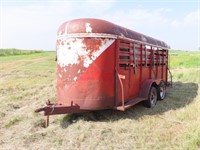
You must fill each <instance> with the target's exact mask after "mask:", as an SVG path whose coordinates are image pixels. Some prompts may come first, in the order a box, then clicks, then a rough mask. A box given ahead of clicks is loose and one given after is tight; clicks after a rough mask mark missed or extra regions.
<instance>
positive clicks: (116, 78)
mask: <svg viewBox="0 0 200 150" xmlns="http://www.w3.org/2000/svg"><path fill="white" fill-rule="evenodd" d="M119 42H120V39H119V38H118V39H116V49H115V53H116V54H115V55H116V56H115V57H116V58H115V104H114V105H115V106H117V102H118V99H119V96H118V91H119V84H118V81H119V79H118V69H119Z"/></svg>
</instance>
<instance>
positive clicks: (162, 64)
mask: <svg viewBox="0 0 200 150" xmlns="http://www.w3.org/2000/svg"><path fill="white" fill-rule="evenodd" d="M164 58H165V57H164V50H162V63H161V66H162V73H161V74H162V79H163V74H164V73H163V72H164Z"/></svg>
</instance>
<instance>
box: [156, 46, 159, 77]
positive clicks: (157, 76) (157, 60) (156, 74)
mask: <svg viewBox="0 0 200 150" xmlns="http://www.w3.org/2000/svg"><path fill="white" fill-rule="evenodd" d="M156 53H157V56H156V78H158V61H159V60H158V57H159V56H158V48H157V50H156Z"/></svg>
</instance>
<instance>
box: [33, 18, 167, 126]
mask: <svg viewBox="0 0 200 150" xmlns="http://www.w3.org/2000/svg"><path fill="white" fill-rule="evenodd" d="M168 49H169V46H168V45H167V44H166V43H165V42H163V41H160V40H157V39H154V38H152V37H149V36H146V35H144V34H141V33H138V32H135V31H132V30H129V29H126V28H124V27H121V26H118V25H115V24H113V23H110V22H108V21H104V20H100V19H76V20H71V21H67V22H65V23H63V24H62V25H61V26H60V28H59V30H58V32H57V47H56V50H57V100H56V103H55V104H53V103H51V102H50V101H48V102H47V104H46V106H45V107H42V108H39V109H37V110H36V112H40V111H44V115H45V116H46V126H48V124H49V115H55V114H65V113H79V112H84V111H93V110H102V109H117V110H121V111H124V110H126V109H127V108H129V107H131V106H133V105H135V104H137V103H139V102H141V101H143V102H144V105H145V106H146V107H154V106H155V105H156V102H157V100H159V99H160V100H163V99H164V98H165V95H166V85H167V81H168Z"/></svg>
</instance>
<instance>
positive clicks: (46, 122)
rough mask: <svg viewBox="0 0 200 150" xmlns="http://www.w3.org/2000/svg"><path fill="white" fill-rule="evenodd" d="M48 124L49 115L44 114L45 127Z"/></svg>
mask: <svg viewBox="0 0 200 150" xmlns="http://www.w3.org/2000/svg"><path fill="white" fill-rule="evenodd" d="M48 126H49V116H45V126H44V127H45V128H47V127H48Z"/></svg>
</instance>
